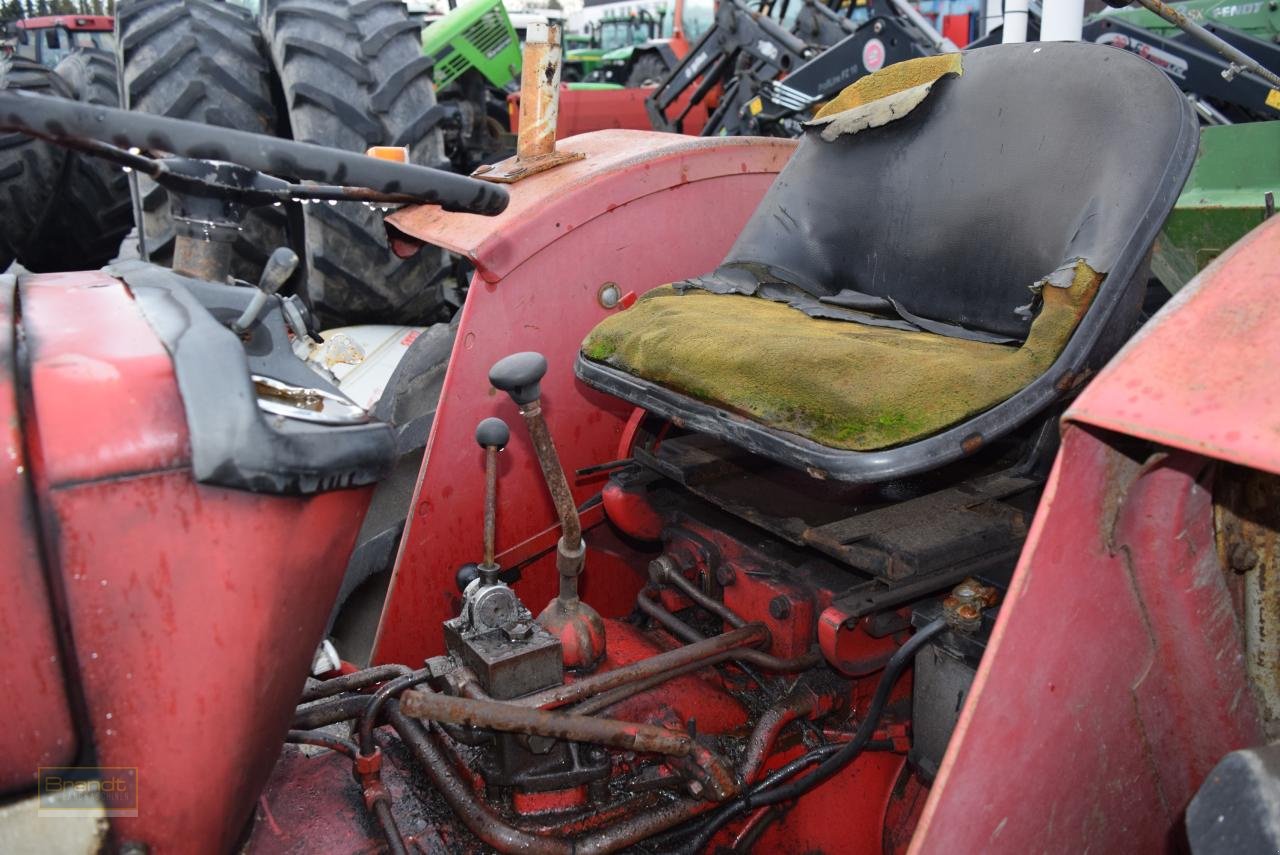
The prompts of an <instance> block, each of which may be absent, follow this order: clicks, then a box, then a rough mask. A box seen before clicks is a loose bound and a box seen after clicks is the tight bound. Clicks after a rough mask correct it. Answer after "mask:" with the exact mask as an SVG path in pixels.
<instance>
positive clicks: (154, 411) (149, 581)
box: [0, 43, 1280, 853]
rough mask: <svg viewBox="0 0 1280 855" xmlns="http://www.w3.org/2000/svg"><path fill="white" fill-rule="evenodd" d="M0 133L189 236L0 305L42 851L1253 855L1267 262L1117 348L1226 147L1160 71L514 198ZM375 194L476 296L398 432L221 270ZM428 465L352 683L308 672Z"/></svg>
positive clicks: (901, 110) (1272, 228)
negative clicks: (306, 219) (1170, 220)
mask: <svg viewBox="0 0 1280 855" xmlns="http://www.w3.org/2000/svg"><path fill="white" fill-rule="evenodd" d="M527 65H529V66H530V67H532V64H527ZM0 127H4V128H7V129H10V130H15V131H22V132H25V133H30V134H35V135H38V136H41V137H44V138H45V139H48V140H51V141H54V142H57V143H60V144H62V145H66V146H71V147H74V148H77V149H80V150H87V151H92V152H93V153H95V154H97V155H99V156H101V157H104V158H107V159H108V160H111V161H113V162H114V163H116V164H118V165H122V166H127V167H128V168H130V169H133V170H135V171H137V172H140V173H144V174H146V175H148V176H149V177H150V178H151V179H152V180H154V181H155V182H157V183H158V184H159V185H161V186H163V187H165V188H166V190H167V191H168V192H169V194H170V200H171V203H172V205H173V211H174V215H175V223H176V226H177V238H176V241H175V247H174V254H173V267H172V269H170V268H166V267H160V266H156V265H153V264H149V263H145V262H141V261H130V262H120V263H117V264H114V265H112V266H109V267H107V268H105V269H103V270H100V271H94V272H85V273H71V274H47V275H25V276H22V277H19V278H15V277H12V276H7V277H2V278H0V283H3V302H0V306H3V309H2V310H0V311H2V313H3V314H4V320H3V323H2V324H0V334H2V335H3V337H4V343H3V349H2V350H0V352H3V353H4V354H5V355H6V361H5V365H6V369H7V370H6V372H5V374H4V377H5V384H4V389H5V392H4V395H3V397H2V398H0V406H2V407H3V410H4V419H3V423H4V424H5V425H7V430H8V441H7V443H6V448H7V449H8V452H7V453H8V460H9V466H8V467H6V468H5V470H4V472H3V474H2V475H0V506H2V507H3V508H5V509H6V512H5V513H4V514H2V515H0V521H2V522H0V524H3V525H4V526H6V529H5V531H4V533H3V535H2V537H3V542H4V543H5V544H6V545H7V551H8V553H9V554H10V556H11V557H10V563H9V565H8V568H9V569H8V576H7V580H8V596H7V597H6V598H5V599H3V600H0V626H3V627H4V628H5V630H6V637H7V638H8V639H9V641H10V645H11V647H14V646H15V645H16V647H14V649H13V654H14V655H12V656H11V657H10V658H11V666H10V667H9V668H7V669H5V671H4V677H3V680H4V687H5V689H6V694H7V696H8V697H9V698H10V701H9V707H8V711H9V715H8V726H7V727H6V728H5V729H4V731H3V732H2V735H0V740H3V742H0V745H2V746H3V747H2V748H0V788H2V789H3V791H4V792H5V793H6V794H7V797H8V798H9V799H10V800H11V804H10V805H9V806H8V807H6V808H5V809H4V810H3V812H0V822H2V823H4V825H0V834H3V835H5V836H4V837H3V838H0V839H4V840H6V841H12V842H13V848H14V849H15V850H25V849H37V848H40V849H43V848H49V842H50V841H51V840H53V839H54V838H53V837H52V835H54V834H57V835H60V836H59V837H58V839H59V840H69V839H73V837H72V836H73V835H80V836H79V837H78V838H76V839H78V840H80V841H83V847H84V848H92V847H93V846H96V845H100V844H101V845H105V846H107V847H109V848H110V849H111V850H112V851H120V852H130V853H138V852H144V851H145V852H158V853H163V852H184V853H185V852H227V851H233V850H234V851H248V852H255V853H269V852H373V851H388V852H393V853H400V852H407V851H412V850H418V851H424V852H480V851H489V850H498V851H501V852H536V853H588V852H591V853H602V852H613V851H621V850H631V851H637V852H657V851H662V852H666V851H680V852H708V851H723V850H729V851H760V852H770V851H783V852H817V851H830V852H868V853H871V852H875V853H881V852H890V851H892V852H898V851H906V850H910V851H914V852H944V851H945V852H987V851H998V852H1019V853H1020V852H1027V851H1082V850H1084V849H1090V850H1102V851H1144V852H1145V851H1152V850H1159V849H1166V848H1168V849H1180V848H1184V847H1185V846H1186V844H1187V841H1188V840H1189V841H1190V845H1191V848H1192V849H1194V850H1195V851H1197V852H1225V851H1241V848H1240V847H1241V846H1244V845H1246V844H1247V845H1254V846H1256V845H1259V843H1260V842H1261V843H1263V844H1265V845H1266V846H1268V847H1274V845H1275V843H1276V840H1275V830H1274V828H1273V827H1272V826H1270V825H1268V824H1267V823H1266V822H1265V821H1263V819H1264V818H1265V816H1266V810H1265V806H1266V805H1267V804H1268V801H1267V800H1268V799H1269V798H1270V796H1269V793H1271V792H1274V788H1275V777H1274V774H1273V773H1270V772H1269V771H1268V770H1269V769H1271V768H1274V767H1273V766H1268V765H1267V762H1269V761H1267V760H1266V758H1265V756H1263V754H1260V753H1258V752H1254V754H1247V753H1246V754H1244V755H1242V754H1232V752H1237V751H1240V750H1243V749H1252V748H1257V747H1258V746H1260V745H1261V744H1262V743H1263V742H1264V740H1265V739H1266V738H1267V736H1268V735H1269V734H1270V733H1271V732H1272V730H1273V728H1274V722H1275V717H1274V710H1275V709H1276V707H1275V704H1276V702H1277V695H1276V689H1275V686H1276V677H1275V675H1276V674H1277V673H1280V672H1277V669H1276V665H1277V662H1276V658H1277V649H1276V647H1275V644H1274V642H1273V641H1272V640H1271V639H1272V637H1273V635H1274V631H1273V626H1272V624H1273V623H1274V621H1275V620H1276V614H1277V610H1276V606H1275V603H1274V594H1273V593H1271V592H1273V591H1274V590H1276V579H1275V573H1276V571H1277V566H1280V565H1277V541H1276V529H1277V526H1276V523H1277V520H1276V512H1275V508H1276V506H1277V505H1276V501H1275V499H1276V496H1277V481H1276V474H1277V473H1280V453H1277V449H1280V444H1277V442H1276V438H1275V426H1276V424H1278V423H1280V403H1278V401H1280V399H1278V398H1277V397H1276V395H1275V393H1274V390H1273V388H1272V387H1273V385H1274V384H1273V382H1272V377H1273V374H1274V372H1273V370H1272V369H1273V367H1274V364H1275V361H1276V359H1277V357H1280V353H1278V352H1277V348H1278V347H1280V346H1278V345H1277V344H1276V341H1277V337H1276V336H1275V335H1273V334H1272V332H1273V330H1274V327H1275V322H1276V315H1275V312H1274V311H1273V310H1272V309H1271V308H1270V306H1271V305H1272V304H1273V302H1274V301H1272V300H1270V295H1271V294H1272V293H1274V290H1275V288H1276V287H1278V286H1280V281H1278V280H1280V274H1278V273H1277V268H1276V265H1275V263H1274V262H1275V259H1276V257H1277V253H1278V252H1280V225H1276V224H1275V223H1267V224H1266V225H1264V226H1263V227H1261V228H1260V229H1258V230H1257V231H1256V232H1254V233H1253V234H1252V235H1250V236H1249V237H1248V238H1247V239H1246V240H1245V241H1243V242H1242V243H1241V244H1240V245H1238V246H1237V247H1236V248H1235V249H1234V250H1232V251H1230V252H1228V253H1227V254H1225V255H1224V256H1223V257H1222V258H1220V259H1219V260H1218V261H1217V262H1215V263H1214V265H1213V266H1212V267H1211V268H1210V269H1208V270H1207V271H1206V272H1205V273H1204V274H1203V275H1202V276H1201V277H1200V279H1199V281H1198V283H1197V284H1194V285H1192V286H1189V287H1188V288H1187V289H1185V290H1184V291H1183V292H1182V293H1181V294H1179V296H1178V297H1177V298H1176V299H1175V300H1174V301H1173V302H1172V303H1171V304H1170V305H1168V306H1167V307H1166V308H1165V309H1164V311H1163V312H1162V313H1161V314H1160V315H1159V316H1158V317H1156V318H1155V319H1153V320H1151V321H1149V322H1148V323H1147V324H1146V326H1145V327H1143V328H1142V330H1141V331H1140V332H1139V333H1138V334H1137V335H1136V336H1135V335H1134V333H1135V331H1136V330H1138V328H1139V326H1140V324H1141V323H1142V321H1143V318H1142V316H1141V306H1142V298H1143V292H1144V289H1145V286H1146V282H1147V272H1146V267H1147V258H1148V254H1149V251H1150V248H1151V245H1152V243H1153V241H1154V240H1155V237H1156V235H1157V233H1158V231H1159V228H1160V226H1161V223H1162V222H1163V220H1164V218H1165V216H1166V214H1167V213H1168V211H1169V210H1170V208H1171V206H1172V205H1173V202H1174V199H1175V197H1176V196H1177V194H1178V191H1179V190H1180V188H1181V186H1182V183H1183V181H1184V180H1185V178H1186V175H1187V172H1188V170H1189V169H1190V167H1191V164H1192V160H1193V158H1194V156H1195V152H1196V142H1197V138H1198V130H1197V125H1196V120H1195V117H1194V115H1193V114H1192V112H1191V109H1190V107H1189V106H1188V104H1187V102H1186V101H1185V99H1183V98H1182V96H1181V95H1180V94H1179V93H1178V91H1177V90H1176V89H1175V88H1174V86H1173V85H1172V84H1171V83H1170V82H1169V81H1168V79H1167V78H1166V77H1165V76H1164V75H1162V74H1161V73H1160V72H1159V71H1157V70H1155V69H1154V68H1152V67H1151V66H1150V65H1149V64H1147V63H1145V62H1143V61H1142V60H1140V59H1138V58H1136V57H1133V56H1132V55H1130V54H1126V53H1124V52H1121V51H1117V50H1114V49H1111V48H1105V47H1100V46H1096V45H1088V44H1069V43H1046V44H1027V45H1006V46H1000V47H993V48H984V49H980V50H975V51H971V52H967V53H963V54H952V55H946V56H940V57H931V58H926V59H921V60H915V61H912V62H910V63H903V64H899V65H895V66H891V67H889V68H887V69H885V70H884V71H882V72H879V73H878V74H876V75H872V76H870V77H867V78H864V79H863V80H861V81H859V82H858V83H856V84H854V86H852V87H850V88H849V89H847V90H845V92H844V93H842V94H841V96H840V97H839V98H838V99H836V100H835V101H834V102H832V104H831V105H829V106H828V107H827V108H826V109H824V110H823V111H821V112H820V113H819V114H818V115H817V117H816V118H815V120H814V124H813V125H812V126H811V127H810V128H809V129H808V130H807V131H806V134H805V136H804V137H803V138H802V139H801V140H800V141H799V142H798V144H797V143H796V142H795V141H790V140H779V139H753V138H740V137H739V138H724V139H696V138H687V137H679V136H673V135H662V134H653V133H647V132H638V131H602V132H598V133H594V134H587V135H583V136H579V137H574V138H570V139H567V140H564V141H562V142H561V143H560V145H559V148H558V149H557V150H553V151H547V150H545V149H544V150H542V151H541V153H537V152H535V149H536V146H533V145H532V144H531V145H530V147H529V148H528V149H525V150H524V151H523V156H522V157H520V158H518V159H515V160H513V161H511V162H507V163H503V164H497V165H495V166H494V167H493V168H492V169H491V170H489V171H488V173H486V174H488V175H489V176H490V177H494V178H500V179H502V180H503V181H504V182H506V183H503V184H499V183H494V182H491V181H485V180H476V179H474V178H466V177H461V176H457V175H453V174H449V173H444V172H439V171H436V170H431V169H427V168H424V167H419V166H415V165H411V164H404V163H397V162H392V161H388V160H381V159H377V158H371V157H364V156H362V155H358V154H353V153H349V152H342V151H336V150H332V149H326V148H321V147H319V146H313V145H308V144H305V143H300V142H293V141H288V140H280V139H275V138H270V137H263V136H257V135H254V134H249V133H245V132H240V131H235V130H230V129H225V128H214V127H207V126H199V125H192V124H190V123H187V122H183V121H180V120H176V119H170V118H165V117H155V116H144V115H137V114H131V113H128V112H124V111H118V110H111V109H106V108H96V107H88V106H85V105H82V104H79V103H76V102H72V101H66V100H56V99H44V98H40V97H38V96H28V95H23V94H20V93H8V92H0ZM522 148H523V147H522ZM351 200H357V201H362V202H365V203H368V204H371V205H375V206H391V205H401V206H403V207H401V208H400V210H398V211H397V212H396V213H394V214H392V215H391V216H389V217H388V219H387V222H388V228H389V233H390V236H391V246H392V247H393V249H394V250H395V251H396V252H397V253H400V254H406V255H407V254H411V253H412V252H414V251H415V250H416V249H418V248H419V247H420V246H422V245H424V244H429V245H431V246H434V247H442V248H444V249H447V250H449V251H451V252H454V253H458V254H460V255H462V256H464V257H466V258H467V259H469V260H470V262H471V263H472V264H473V265H474V267H475V275H474V278H473V280H472V282H471V284H470V288H469V290H468V291H467V294H466V299H465V303H464V305H463V307H462V309H461V312H460V314H459V316H458V317H456V318H454V319H453V321H452V322H451V323H450V324H449V325H448V326H447V327H433V328H429V329H427V330H424V331H420V332H416V331H409V332H407V333H406V334H404V335H403V337H397V338H395V339H394V341H395V342H397V343H399V344H400V345H402V346H403V348H404V353H403V356H402V357H401V358H400V360H399V363H398V364H397V365H396V366H395V369H394V370H393V371H391V372H390V373H389V375H387V376H386V377H385V379H384V380H382V381H379V382H380V383H381V386H382V393H381V395H380V396H375V398H374V400H373V401H372V403H370V404H368V405H362V403H361V401H359V400H357V399H356V397H355V396H354V395H353V394H349V390H350V388H351V387H350V380H349V378H350V377H351V376H352V374H354V373H355V372H354V371H352V372H351V374H343V375H341V376H339V372H337V368H338V367H339V366H338V361H336V360H335V361H326V359H327V356H334V355H335V354H336V352H337V345H336V344H335V342H339V341H340V340H341V337H343V336H345V337H346V338H347V339H348V340H350V339H352V338H358V337H359V335H361V334H362V333H360V332H359V331H358V330H349V331H347V332H340V331H317V330H316V329H315V327H314V324H313V323H312V319H313V317H314V315H313V313H312V312H311V310H310V307H309V306H308V305H307V301H306V299H305V297H306V294H307V290H306V288H305V287H299V286H296V285H286V283H288V282H289V281H290V275H291V274H292V273H293V272H294V268H295V267H296V265H297V263H298V259H297V256H295V255H294V254H293V253H292V252H291V251H290V250H288V249H284V248H282V249H280V250H278V251H276V252H275V253H273V254H272V256H271V258H270V260H269V261H268V263H267V264H266V266H265V268H264V270H263V271H262V273H261V275H260V277H258V281H257V283H256V285H255V284H250V283H247V282H243V281H237V280H235V279H234V278H229V277H228V275H227V270H228V265H229V261H230V254H231V249H230V247H231V245H232V243H233V242H234V241H235V239H236V235H237V231H238V226H237V223H238V222H239V220H240V218H242V217H243V215H244V213H245V211H246V209H249V208H251V207H253V206H262V205H268V206H270V205H273V204H275V203H281V204H283V205H291V204H295V203H303V204H310V205H327V204H329V203H330V202H338V203H342V202H349V201H351ZM321 339H323V341H321ZM442 343H443V347H444V349H446V350H448V351H449V352H448V357H447V364H444V363H441V362H439V360H438V359H437V357H435V356H432V355H431V354H437V353H438V352H439V351H440V350H441V348H442ZM316 348H324V351H323V352H324V353H325V354H326V355H327V356H326V358H321V359H319V360H317V358H316V357H315V353H316ZM367 358H368V360H369V361H371V362H372V361H374V360H373V359H372V355H371V354H369V355H367ZM347 364H350V363H347ZM361 364H362V363H361ZM322 369H323V370H322ZM326 372H327V373H326ZM415 442H421V443H425V447H426V448H425V456H424V457H423V462H422V464H421V467H420V469H418V470H417V471H415V472H414V473H413V477H411V478H410V485H411V486H410V489H409V490H407V491H405V490H403V486H401V487H399V488H397V489H400V490H401V492H402V493H405V494H406V495H407V498H406V499H405V502H406V504H405V505H404V511H403V519H404V523H405V526H404V533H403V536H402V537H401V538H400V539H399V541H398V546H397V547H395V548H396V549H398V552H397V557H396V560H395V570H394V576H393V578H392V580H391V583H390V590H389V592H388V594H387V597H386V601H385V606H384V607H383V608H382V609H381V614H380V619H379V621H378V626H377V632H376V640H375V641H374V643H373V650H372V662H373V664H372V666H371V667H368V668H355V667H351V666H348V665H346V664H344V663H341V662H330V663H329V664H328V665H316V664H314V662H315V661H316V660H317V659H325V658H327V656H321V657H315V656H314V652H315V650H316V648H317V645H318V644H320V642H321V641H322V639H323V637H324V633H325V629H326V619H327V618H328V616H329V613H330V611H331V609H332V608H333V606H334V602H335V597H336V595H337V593H338V591H339V589H340V587H341V586H342V583H343V578H342V577H343V573H344V569H345V568H347V566H348V563H349V558H350V553H351V551H352V549H353V545H354V544H356V543H357V542H358V538H359V535H360V531H361V528H362V523H363V522H365V520H366V514H367V513H369V514H372V513H374V509H375V508H377V507H379V506H382V507H384V508H385V507H394V506H395V505H394V502H393V501H392V499H391V497H390V495H389V493H388V492H387V490H386V488H387V485H388V484H390V483H392V482H391V481H388V480H386V479H387V476H388V474H389V473H390V474H391V475H392V478H393V480H394V472H393V468H394V467H395V465H396V461H397V460H398V459H400V460H402V459H403V455H404V453H405V451H406V449H409V448H411V447H412V446H413V445H414V443H415ZM361 542H363V541H361ZM342 652H343V651H342V647H341V646H340V647H339V653H342ZM317 670H318V671H326V672H327V673H324V674H321V676H322V677H324V678H325V679H319V680H313V679H309V678H308V673H309V671H317ZM1224 757H1227V759H1226V760H1224V761H1223V763H1222V765H1221V766H1220V767H1219V770H1218V772H1217V773H1215V774H1214V775H1213V776H1212V778H1210V780H1209V783H1208V784H1207V785H1206V786H1205V789H1204V790H1202V791H1201V792H1200V793H1199V795H1197V790H1198V789H1199V788H1201V785H1202V784H1203V783H1204V782H1205V781H1206V778H1207V777H1209V773H1210V771H1211V770H1212V769H1214V767H1215V764H1218V763H1219V761H1220V760H1222V759H1223V758H1224ZM1259 758H1261V759H1259ZM1193 797H1194V798H1193ZM43 816H47V817H50V818H49V819H48V821H47V822H44V821H42V819H41V818H39V817H43ZM52 817H62V818H61V819H58V820H56V822H55V820H54V819H53V818H52ZM1247 835H1257V836H1255V837H1252V838H1250V837H1247ZM1268 835H1269V836H1268ZM1233 847H1234V848H1233Z"/></svg>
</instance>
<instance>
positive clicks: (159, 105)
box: [116, 0, 288, 282]
mask: <svg viewBox="0 0 1280 855" xmlns="http://www.w3.org/2000/svg"><path fill="white" fill-rule="evenodd" d="M116 28H117V34H118V35H117V40H116V58H117V62H118V64H119V67H120V93H121V104H122V105H123V106H124V107H125V108H126V109H129V110H136V111H138V112H142V113H150V114H152V115H158V116H170V117H172V118H176V119H188V120H190V121H195V122H203V123H205V124H207V125H219V126H221V127H225V128H235V129H237V130H242V131H251V132H253V133H259V134H269V135H275V134H276V132H277V130H278V128H277V111H276V107H275V104H274V102H273V100H272V95H271V66H270V63H269V62H268V61H267V56H266V51H265V50H264V49H263V45H262V37H261V35H260V34H259V33H258V27H257V22H256V21H255V19H254V17H253V15H252V14H251V13H250V12H248V11H247V10H245V9H243V8H241V7H240V6H236V5H232V4H230V3H226V2H222V0H120V2H119V4H118V5H117V6H116ZM133 184H134V207H135V211H136V212H137V221H138V232H139V235H138V240H139V242H140V247H139V253H140V255H141V256H142V257H143V258H149V259H150V260H151V261H153V262H155V263H157V264H165V265H167V264H170V263H171V262H172V260H173V242H174V230H173V219H172V217H171V215H170V212H169V194H168V191H166V190H165V189H164V188H163V187H160V186H158V185H157V184H156V183H155V182H153V181H151V180H150V179H149V178H147V177H146V176H137V178H136V181H134V182H133ZM287 219H288V218H287V216H286V214H285V211H284V209H283V208H271V207H267V208H255V209H254V210H252V211H250V212H249V214H248V216H247V217H246V218H245V221H244V227H243V230H242V232H241V238H240V239H239V240H237V241H236V243H235V247H234V252H233V255H232V261H231V273H232V275H234V276H236V277H239V278H241V279H246V280H249V281H251V282H252V281H257V278H258V275H259V274H260V273H261V272H262V268H263V265H264V264H265V263H266V260H267V256H268V255H269V254H270V253H271V251H272V250H273V249H275V248H276V247H278V246H283V245H286V244H287V237H286V224H287ZM130 254H131V253H130V252H129V249H128V248H124V249H122V250H121V255H122V256H127V255H130Z"/></svg>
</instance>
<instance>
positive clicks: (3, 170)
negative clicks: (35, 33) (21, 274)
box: [0, 56, 71, 273]
mask: <svg viewBox="0 0 1280 855" xmlns="http://www.w3.org/2000/svg"><path fill="white" fill-rule="evenodd" d="M0 89H13V90H22V91H24V92H36V93H39V94H41V95H57V96H59V97H62V98H69V97H71V90H70V89H69V88H68V87H67V84H66V83H65V82H64V81H63V80H62V78H61V77H59V76H58V75H56V74H54V72H53V70H52V69H49V68H45V67H44V66H43V65H41V64H40V63H38V62H33V61H31V60H29V59H23V58H22V57H17V56H14V57H8V58H0ZM66 159H67V155H66V150H65V149H63V148H60V147H58V146H55V145H51V144H49V143H46V142H45V141H44V140H39V139H35V138H34V137H29V136H27V135H26V134H19V133H0V273H3V272H4V271H5V270H7V269H8V267H9V265H10V264H12V263H13V259H14V257H15V256H16V257H17V258H18V260H19V261H22V262H23V263H24V264H25V262H26V260H27V259H28V257H29V254H30V251H31V248H32V246H33V240H34V239H35V237H36V235H37V233H38V232H39V231H40V229H41V227H42V226H43V225H44V223H45V221H46V219H47V218H48V217H49V215H50V214H51V213H52V210H53V206H54V205H55V204H56V203H57V198H58V195H59V194H58V182H59V180H60V179H61V177H62V170H63V167H64V165H65V163H66Z"/></svg>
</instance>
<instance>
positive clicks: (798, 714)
mask: <svg viewBox="0 0 1280 855" xmlns="http://www.w3.org/2000/svg"><path fill="white" fill-rule="evenodd" d="M837 703H838V699H837V698H835V697H832V696H830V695H819V694H817V693H816V692H813V691H811V690H809V689H807V688H804V687H798V688H797V689H796V690H795V691H793V692H792V693H791V694H790V695H788V696H787V697H786V698H783V699H782V700H781V701H779V702H778V703H776V704H774V705H773V706H771V707H769V709H767V710H765V712H764V715H762V716H760V720H759V721H758V722H756V726H755V728H753V729H752V731H751V736H750V737H749V738H748V739H747V751H746V753H745V754H744V755H743V758H742V763H741V764H740V765H739V766H738V780H740V781H741V782H742V785H743V786H747V785H748V784H752V783H754V782H755V779H756V776H758V775H759V774H760V770H761V769H762V768H764V761H765V758H766V757H768V756H769V752H770V751H771V750H772V749H773V746H774V743H776V742H777V740H778V735H779V734H780V733H782V729H783V728H785V727H786V726H787V725H788V724H790V723H791V722H793V721H795V720H796V719H798V718H817V717H818V716H820V715H825V714H826V713H828V712H830V711H831V710H832V709H833V708H834V707H835V705H836V704H837Z"/></svg>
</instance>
